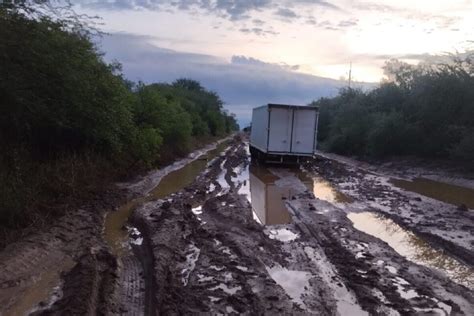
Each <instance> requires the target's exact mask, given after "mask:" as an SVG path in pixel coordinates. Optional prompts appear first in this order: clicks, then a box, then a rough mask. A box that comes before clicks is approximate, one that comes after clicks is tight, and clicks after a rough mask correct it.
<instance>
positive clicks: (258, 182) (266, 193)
mask: <svg viewBox="0 0 474 316" xmlns="http://www.w3.org/2000/svg"><path fill="white" fill-rule="evenodd" d="M278 179H279V178H278V177H277V176H275V175H274V174H272V173H271V172H270V171H269V170H268V169H266V168H264V167H262V166H257V165H250V173H249V181H250V197H251V201H252V207H253V211H254V212H255V214H256V215H257V217H258V219H259V220H260V222H261V223H262V224H264V225H278V224H288V223H290V222H291V216H290V214H289V213H288V210H287V209H286V206H285V201H284V200H285V199H288V198H290V196H291V195H292V194H294V193H296V192H293V190H292V189H291V188H285V187H278V186H277V185H276V184H275V181H277V180H278Z"/></svg>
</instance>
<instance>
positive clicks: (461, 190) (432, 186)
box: [390, 178, 474, 209]
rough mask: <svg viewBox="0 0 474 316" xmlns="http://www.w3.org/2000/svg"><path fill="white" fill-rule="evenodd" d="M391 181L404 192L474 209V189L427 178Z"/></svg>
mask: <svg viewBox="0 0 474 316" xmlns="http://www.w3.org/2000/svg"><path fill="white" fill-rule="evenodd" d="M390 181H391V182H392V183H393V184H394V185H395V186H397V187H399V188H402V189H404V190H407V191H412V192H416V193H419V194H422V195H425V196H428V197H430V198H433V199H436V200H440V201H443V202H446V203H450V204H454V205H458V206H459V205H461V204H464V205H466V206H467V207H468V208H470V209H474V189H470V188H465V187H461V186H458V185H453V184H447V183H443V182H438V181H433V180H430V179H425V178H416V179H414V180H413V181H407V180H400V179H392V180H390Z"/></svg>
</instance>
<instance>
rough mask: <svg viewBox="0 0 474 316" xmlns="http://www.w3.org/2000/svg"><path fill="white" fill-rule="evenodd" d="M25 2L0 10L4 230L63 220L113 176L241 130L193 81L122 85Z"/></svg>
mask: <svg viewBox="0 0 474 316" xmlns="http://www.w3.org/2000/svg"><path fill="white" fill-rule="evenodd" d="M36 2H38V3H42V2H43V1H36ZM31 3H35V1H33V2H27V1H17V2H11V3H10V2H5V3H0V147H1V148H2V150H1V152H0V196H1V197H2V198H1V199H0V225H3V227H15V226H25V225H29V224H31V223H33V222H37V221H44V220H47V218H48V216H50V215H52V214H62V213H64V212H67V211H68V210H69V209H71V208H74V207H78V205H77V204H78V203H79V202H80V201H82V200H83V199H87V198H88V197H89V193H90V192H99V191H100V190H103V189H104V188H105V187H106V185H107V184H108V183H110V182H111V181H114V180H116V179H117V178H118V177H121V176H124V175H129V174H130V173H132V172H133V173H136V172H138V171H139V170H140V169H143V168H151V167H154V166H157V164H159V163H163V162H164V161H169V160H170V159H174V158H176V157H178V156H181V155H184V154H186V153H187V152H189V150H191V149H193V148H194V146H195V145H194V144H202V142H203V141H209V140H211V139H212V137H222V136H224V135H226V134H228V133H230V132H232V131H235V130H237V129H238V125H237V123H236V121H235V117H234V116H232V115H229V114H228V113H226V112H225V111H224V110H223V102H222V101H221V100H220V98H219V96H218V95H217V94H215V93H213V92H211V91H208V90H206V89H205V88H204V87H202V86H201V84H200V83H199V82H197V81H194V80H189V79H179V80H177V81H176V82H174V83H173V84H149V85H145V84H143V83H138V84H134V83H132V82H130V81H127V80H124V79H123V78H122V75H121V73H120V71H121V69H120V65H119V64H117V63H113V64H107V63H105V62H104V61H103V59H102V56H101V55H100V54H99V53H98V51H97V49H96V47H95V46H94V44H93V43H92V41H91V38H90V36H89V32H88V31H87V29H85V28H84V27H83V26H81V25H80V23H78V21H76V20H75V19H74V18H72V20H62V19H61V18H56V19H55V20H54V21H53V20H52V19H51V18H49V17H48V16H46V15H43V14H41V12H40V11H35V9H34V8H32V7H30V4H31ZM33 13H38V14H36V15H35V17H32V16H31V15H30V14H33ZM193 145H194V146H193ZM1 231H2V230H1V229H0V232H1ZM0 237H1V236H0ZM0 239H1V238H0Z"/></svg>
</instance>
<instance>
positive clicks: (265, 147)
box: [250, 104, 319, 161]
mask: <svg viewBox="0 0 474 316" xmlns="http://www.w3.org/2000/svg"><path fill="white" fill-rule="evenodd" d="M318 114H319V112H318V108H317V107H312V106H298V105H286V104H268V105H264V106H261V107H257V108H254V109H253V112H252V130H251V134H250V152H251V154H252V156H254V157H255V156H256V157H258V158H265V159H267V158H269V159H272V158H273V160H276V161H278V160H280V161H283V160H284V158H285V157H288V156H292V157H295V158H298V157H310V156H312V155H313V154H314V151H315V149H316V145H317V126H318Z"/></svg>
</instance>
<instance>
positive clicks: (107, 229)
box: [104, 142, 228, 256]
mask: <svg viewBox="0 0 474 316" xmlns="http://www.w3.org/2000/svg"><path fill="white" fill-rule="evenodd" d="M226 146H228V142H223V143H221V144H219V145H218V146H217V147H216V148H215V149H213V150H210V151H209V152H207V153H205V154H203V155H202V156H200V157H199V158H198V159H196V160H193V161H192V162H190V163H188V164H186V165H184V166H183V167H182V168H179V169H177V170H174V171H171V172H170V173H168V174H167V175H165V176H164V177H163V178H162V179H161V181H160V182H159V183H158V185H157V186H156V187H155V188H154V189H153V190H151V192H150V193H149V194H148V195H146V196H144V197H139V198H136V199H134V200H132V201H130V202H128V203H126V204H124V205H122V206H121V207H120V208H119V209H118V210H117V211H115V212H109V213H108V214H107V216H106V219H105V224H104V238H105V240H106V241H107V243H108V244H109V246H110V247H111V249H112V253H113V254H115V255H116V256H121V255H123V254H124V253H126V252H128V251H129V250H130V245H129V243H130V238H129V237H130V232H131V231H134V229H133V228H129V229H127V228H126V223H127V222H128V219H129V217H130V216H131V214H132V212H133V210H134V209H135V208H136V207H138V206H139V205H141V204H143V203H145V202H148V201H151V200H154V199H160V198H164V197H166V196H168V195H170V194H172V193H174V192H177V191H179V190H181V189H182V188H184V187H185V186H187V185H189V184H190V183H192V181H193V180H194V179H195V178H196V177H197V176H198V175H199V174H200V173H201V172H203V171H204V170H205V169H206V166H207V163H208V161H209V160H212V159H213V158H215V157H217V156H218V155H219V154H220V153H221V152H222V151H223V150H224V149H225V148H226Z"/></svg>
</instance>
